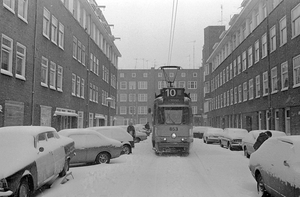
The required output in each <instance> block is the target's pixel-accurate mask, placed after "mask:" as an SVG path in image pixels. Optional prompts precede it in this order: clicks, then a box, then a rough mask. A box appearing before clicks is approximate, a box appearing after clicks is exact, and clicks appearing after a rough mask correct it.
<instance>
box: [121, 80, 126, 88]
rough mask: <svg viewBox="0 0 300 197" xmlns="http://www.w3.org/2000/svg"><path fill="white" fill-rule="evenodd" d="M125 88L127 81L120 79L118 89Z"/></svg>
mask: <svg viewBox="0 0 300 197" xmlns="http://www.w3.org/2000/svg"><path fill="white" fill-rule="evenodd" d="M126 89H127V82H126V81H120V90H126Z"/></svg>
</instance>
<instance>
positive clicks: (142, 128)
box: [133, 124, 151, 136]
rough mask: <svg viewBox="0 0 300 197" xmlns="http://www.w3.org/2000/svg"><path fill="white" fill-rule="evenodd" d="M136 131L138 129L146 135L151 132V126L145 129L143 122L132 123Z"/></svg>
mask: <svg viewBox="0 0 300 197" xmlns="http://www.w3.org/2000/svg"><path fill="white" fill-rule="evenodd" d="M133 126H134V128H135V130H136V131H140V132H142V133H146V134H147V136H149V135H150V134H151V128H150V129H146V128H145V125H144V124H135V125H133Z"/></svg>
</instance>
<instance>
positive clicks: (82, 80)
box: [81, 78, 84, 98]
mask: <svg viewBox="0 0 300 197" xmlns="http://www.w3.org/2000/svg"><path fill="white" fill-rule="evenodd" d="M81 98H84V79H83V78H81Z"/></svg>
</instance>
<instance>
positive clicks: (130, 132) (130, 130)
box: [127, 125, 135, 137]
mask: <svg viewBox="0 0 300 197" xmlns="http://www.w3.org/2000/svg"><path fill="white" fill-rule="evenodd" d="M127 132H128V133H129V134H130V135H131V136H132V137H135V128H134V126H132V125H129V126H128V127H127Z"/></svg>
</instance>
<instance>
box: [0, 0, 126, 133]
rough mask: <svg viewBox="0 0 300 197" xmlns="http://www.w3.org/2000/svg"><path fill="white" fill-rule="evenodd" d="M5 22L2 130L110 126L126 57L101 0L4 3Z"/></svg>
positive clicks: (0, 6)
mask: <svg viewBox="0 0 300 197" xmlns="http://www.w3.org/2000/svg"><path fill="white" fill-rule="evenodd" d="M0 19H1V20H0V27H1V28H0V37H1V40H0V46H1V56H0V63H1V64H0V65H1V70H0V87H1V88H0V109H1V111H0V126H11V125H45V126H52V127H55V128H56V129H57V130H61V129H64V128H76V127H89V126H98V125H106V124H109V119H110V118H109V117H113V114H115V98H116V93H117V89H116V86H117V68H118V58H119V57H120V56H121V54H120V52H119V51H118V49H117V48H116V46H115V44H114V40H115V37H114V36H113V35H112V32H111V30H110V27H109V25H108V23H107V21H106V20H105V17H104V16H103V14H102V11H101V10H100V8H99V6H98V5H97V3H96V2H95V1H94V0H53V1H48V0H32V1H31V0H30V1H29V0H25V1H24V0H22V1H20V0H0ZM108 97H109V98H110V99H107V98H108ZM109 101H110V102H109ZM111 119H112V118H111Z"/></svg>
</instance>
